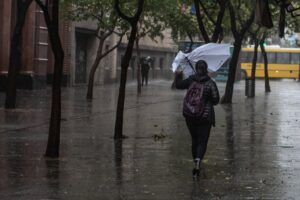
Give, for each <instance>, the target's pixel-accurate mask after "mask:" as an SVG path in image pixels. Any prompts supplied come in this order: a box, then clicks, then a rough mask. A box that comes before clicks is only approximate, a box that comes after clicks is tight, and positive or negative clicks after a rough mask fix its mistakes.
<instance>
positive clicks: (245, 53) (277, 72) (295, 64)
mask: <svg viewBox="0 0 300 200" xmlns="http://www.w3.org/2000/svg"><path fill="white" fill-rule="evenodd" d="M266 52H267V56H268V63H269V64H268V72H269V77H270V78H294V79H298V78H299V77H300V74H299V73H300V72H299V69H300V48H280V47H266ZM253 54H254V48H242V51H241V57H240V67H241V69H242V70H245V72H246V75H247V77H251V69H252V58H253ZM255 76H256V77H259V78H263V77H264V76H265V73H264V59H263V56H262V54H261V52H260V48H259V51H258V56H257V65H256V74H255Z"/></svg>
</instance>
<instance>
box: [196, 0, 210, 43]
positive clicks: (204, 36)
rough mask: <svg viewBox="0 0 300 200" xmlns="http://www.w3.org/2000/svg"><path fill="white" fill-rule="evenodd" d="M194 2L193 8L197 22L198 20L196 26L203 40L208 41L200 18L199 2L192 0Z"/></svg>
mask: <svg viewBox="0 0 300 200" xmlns="http://www.w3.org/2000/svg"><path fill="white" fill-rule="evenodd" d="M194 4H195V10H196V16H197V22H198V26H199V29H200V32H201V35H202V37H203V40H204V41H205V42H206V43H208V42H210V39H209V37H208V34H207V31H206V29H205V27H204V24H203V21H202V18H201V14H200V8H199V2H198V0H194Z"/></svg>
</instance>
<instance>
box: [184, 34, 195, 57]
mask: <svg viewBox="0 0 300 200" xmlns="http://www.w3.org/2000/svg"><path fill="white" fill-rule="evenodd" d="M186 34H187V36H188V38H189V39H190V46H189V50H188V52H186V53H190V52H191V51H193V45H194V40H193V36H192V34H191V33H189V32H187V33H186Z"/></svg>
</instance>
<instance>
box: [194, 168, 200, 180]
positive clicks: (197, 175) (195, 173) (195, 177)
mask: <svg viewBox="0 0 300 200" xmlns="http://www.w3.org/2000/svg"><path fill="white" fill-rule="evenodd" d="M199 177H200V169H196V168H194V169H193V180H194V181H196V180H197V179H199Z"/></svg>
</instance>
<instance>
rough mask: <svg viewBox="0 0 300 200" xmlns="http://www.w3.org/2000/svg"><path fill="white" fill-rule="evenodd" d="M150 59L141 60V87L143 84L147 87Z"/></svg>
mask: <svg viewBox="0 0 300 200" xmlns="http://www.w3.org/2000/svg"><path fill="white" fill-rule="evenodd" d="M149 62H150V57H148V58H143V59H142V63H141V74H142V86H143V85H144V82H145V84H146V86H147V85H148V75H149V70H150V65H149Z"/></svg>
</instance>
